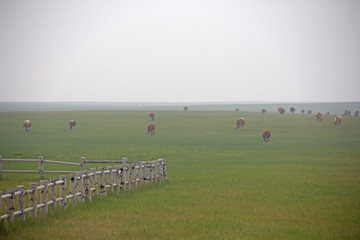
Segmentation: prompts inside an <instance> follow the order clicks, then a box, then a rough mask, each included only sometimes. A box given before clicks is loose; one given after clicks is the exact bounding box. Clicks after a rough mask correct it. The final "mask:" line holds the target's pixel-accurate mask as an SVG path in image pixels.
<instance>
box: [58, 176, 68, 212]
mask: <svg viewBox="0 0 360 240" xmlns="http://www.w3.org/2000/svg"><path fill="white" fill-rule="evenodd" d="M60 180H61V181H63V183H62V184H61V185H60V197H61V198H62V200H60V202H59V204H60V207H63V208H66V194H67V185H66V175H63V176H60Z"/></svg>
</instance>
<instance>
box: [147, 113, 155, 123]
mask: <svg viewBox="0 0 360 240" xmlns="http://www.w3.org/2000/svg"><path fill="white" fill-rule="evenodd" d="M154 119H155V114H154V113H153V112H150V113H149V114H148V120H149V121H154Z"/></svg>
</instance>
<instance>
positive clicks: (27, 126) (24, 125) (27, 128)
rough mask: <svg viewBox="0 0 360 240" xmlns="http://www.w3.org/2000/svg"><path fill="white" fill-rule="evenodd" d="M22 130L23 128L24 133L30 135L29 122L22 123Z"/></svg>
mask: <svg viewBox="0 0 360 240" xmlns="http://www.w3.org/2000/svg"><path fill="white" fill-rule="evenodd" d="M23 128H25V133H30V131H31V122H30V120H25V122H24V123H23Z"/></svg>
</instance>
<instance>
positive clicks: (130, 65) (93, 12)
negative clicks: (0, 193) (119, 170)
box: [0, 0, 360, 102]
mask: <svg viewBox="0 0 360 240" xmlns="http://www.w3.org/2000/svg"><path fill="white" fill-rule="evenodd" d="M0 84H1V85H0V101H118V102H133V101H139V102H144V101H146V102H178V101H185V102H189V101H360V91H359V90H360V1H359V0H263V1H260V0H234V1H231V0H219V1H211V0H179V1H172V0H114V1H106V0H104V1H90V0H84V1H83V0H77V1H76V0H69V1H68V0H61V1H51V0H44V1H40V0H23V1H21V0H15V1H10V0H0Z"/></svg>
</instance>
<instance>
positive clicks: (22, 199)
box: [16, 185, 25, 221]
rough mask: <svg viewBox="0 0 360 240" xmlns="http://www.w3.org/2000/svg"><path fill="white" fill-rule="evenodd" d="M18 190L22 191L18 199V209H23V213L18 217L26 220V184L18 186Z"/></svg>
mask: <svg viewBox="0 0 360 240" xmlns="http://www.w3.org/2000/svg"><path fill="white" fill-rule="evenodd" d="M16 191H20V192H21V193H20V195H19V196H18V199H17V210H18V211H21V214H20V215H19V216H18V218H19V219H20V220H23V221H25V212H24V209H25V187H24V185H19V186H17V189H16Z"/></svg>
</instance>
